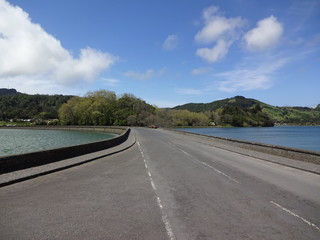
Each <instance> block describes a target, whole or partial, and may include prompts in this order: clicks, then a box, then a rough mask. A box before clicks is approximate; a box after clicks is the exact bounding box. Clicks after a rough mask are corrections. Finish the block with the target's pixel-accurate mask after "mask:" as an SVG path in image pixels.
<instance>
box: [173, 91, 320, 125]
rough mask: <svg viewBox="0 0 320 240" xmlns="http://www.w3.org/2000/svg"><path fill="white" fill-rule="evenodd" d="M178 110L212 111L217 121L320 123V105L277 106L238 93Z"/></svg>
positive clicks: (257, 123) (229, 122) (239, 122)
mask: <svg viewBox="0 0 320 240" xmlns="http://www.w3.org/2000/svg"><path fill="white" fill-rule="evenodd" d="M173 109H176V110H189V111H191V112H206V113H210V116H211V120H212V121H213V122H215V123H217V124H222V125H223V124H230V125H233V126H272V125H273V123H274V124H298V125H320V106H319V105H318V107H317V108H308V107H275V106H272V105H269V104H266V103H263V102H260V101H258V100H256V99H251V98H245V97H242V96H236V97H233V98H227V99H223V100H218V101H214V102H211V103H188V104H185V105H180V106H176V107H174V108H173Z"/></svg>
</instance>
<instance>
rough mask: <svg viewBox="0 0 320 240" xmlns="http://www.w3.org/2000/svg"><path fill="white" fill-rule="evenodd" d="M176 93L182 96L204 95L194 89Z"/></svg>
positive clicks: (185, 89)
mask: <svg viewBox="0 0 320 240" xmlns="http://www.w3.org/2000/svg"><path fill="white" fill-rule="evenodd" d="M176 91H177V93H179V94H182V95H199V94H201V93H202V91H201V90H200V89H194V88H179V89H177V90H176Z"/></svg>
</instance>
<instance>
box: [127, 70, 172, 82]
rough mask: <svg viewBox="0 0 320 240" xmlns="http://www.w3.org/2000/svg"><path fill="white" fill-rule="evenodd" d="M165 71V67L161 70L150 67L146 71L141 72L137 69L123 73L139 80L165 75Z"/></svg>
mask: <svg viewBox="0 0 320 240" xmlns="http://www.w3.org/2000/svg"><path fill="white" fill-rule="evenodd" d="M165 71H166V70H165V68H163V69H161V70H160V71H155V70H153V69H148V70H146V71H145V72H144V73H140V72H136V71H128V72H125V73H123V75H124V76H126V77H129V78H134V79H138V80H148V79H151V78H154V77H159V76H161V75H163V74H164V72H165Z"/></svg>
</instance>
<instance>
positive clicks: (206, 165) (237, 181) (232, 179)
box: [179, 148, 240, 183]
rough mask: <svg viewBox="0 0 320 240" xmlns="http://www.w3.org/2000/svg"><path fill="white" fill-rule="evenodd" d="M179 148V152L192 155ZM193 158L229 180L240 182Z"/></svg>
mask: <svg viewBox="0 0 320 240" xmlns="http://www.w3.org/2000/svg"><path fill="white" fill-rule="evenodd" d="M179 150H180V151H181V152H183V153H184V154H186V155H188V156H189V157H193V156H192V155H191V154H190V153H187V152H186V151H184V150H182V149H180V148H179ZM194 160H196V161H198V162H200V163H201V164H203V165H205V166H207V167H209V168H211V169H212V170H214V171H215V172H217V173H219V174H221V175H223V176H225V177H226V178H228V179H229V180H231V181H233V182H235V183H240V182H238V181H237V180H235V179H234V178H232V177H230V176H229V175H227V174H225V173H224V172H221V171H220V170H218V169H216V168H214V167H212V166H210V165H209V164H207V163H205V162H202V161H200V160H197V159H194Z"/></svg>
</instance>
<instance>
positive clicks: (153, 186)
mask: <svg viewBox="0 0 320 240" xmlns="http://www.w3.org/2000/svg"><path fill="white" fill-rule="evenodd" d="M150 182H151V186H152V188H153V190H157V189H156V185H154V182H153V179H152V178H150Z"/></svg>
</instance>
